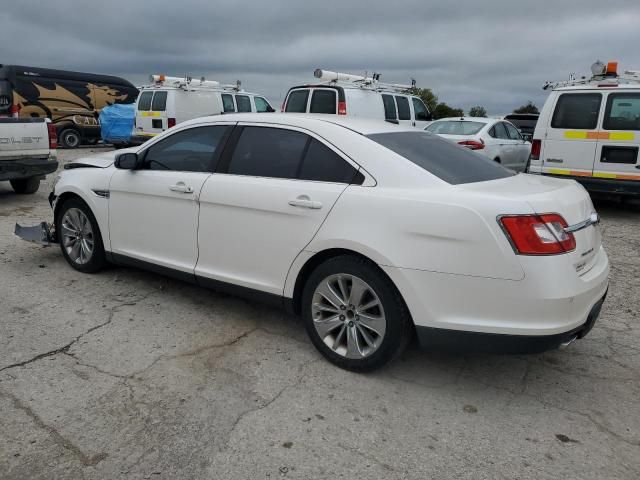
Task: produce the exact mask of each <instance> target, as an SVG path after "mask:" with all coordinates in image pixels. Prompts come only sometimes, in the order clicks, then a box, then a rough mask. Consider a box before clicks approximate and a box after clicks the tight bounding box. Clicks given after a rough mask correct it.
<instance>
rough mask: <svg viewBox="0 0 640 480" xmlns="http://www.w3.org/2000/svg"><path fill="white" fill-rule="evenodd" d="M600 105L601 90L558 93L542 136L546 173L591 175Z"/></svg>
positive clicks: (541, 157) (544, 171)
mask: <svg viewBox="0 0 640 480" xmlns="http://www.w3.org/2000/svg"><path fill="white" fill-rule="evenodd" d="M601 105H602V93H600V92H581V91H576V92H560V93H559V95H558V96H557V98H556V102H555V105H554V109H553V114H552V115H551V120H550V121H549V125H547V128H546V134H545V138H544V139H543V145H544V146H543V149H542V152H541V155H540V160H541V163H542V172H543V173H548V174H551V175H572V176H591V172H592V171H593V162H594V159H595V155H596V146H597V143H598V140H597V138H598V135H597V133H598V132H597V131H596V129H597V127H598V117H599V115H600V106H601Z"/></svg>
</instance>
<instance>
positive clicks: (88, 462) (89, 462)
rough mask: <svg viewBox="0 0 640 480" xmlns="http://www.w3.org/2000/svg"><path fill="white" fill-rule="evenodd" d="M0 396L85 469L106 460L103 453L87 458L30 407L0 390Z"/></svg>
mask: <svg viewBox="0 0 640 480" xmlns="http://www.w3.org/2000/svg"><path fill="white" fill-rule="evenodd" d="M0 395H1V396H3V397H5V398H8V399H10V400H11V401H12V402H13V406H14V407H15V408H16V409H18V410H21V411H23V412H24V413H25V414H26V415H27V416H28V417H29V418H30V419H31V420H32V421H33V423H35V424H36V425H37V426H38V427H39V428H41V429H43V430H45V431H46V432H48V433H49V435H51V437H52V439H53V441H54V443H56V444H57V445H59V446H61V447H63V448H64V449H66V450H69V451H70V452H71V453H73V454H74V455H75V456H76V457H77V458H78V460H80V463H82V465H84V466H85V467H93V466H95V465H97V464H98V463H100V462H101V461H102V460H104V459H105V458H107V456H108V454H107V453H105V452H100V453H98V454H96V455H92V456H88V455H87V454H85V453H84V452H83V451H82V450H80V448H78V446H76V445H75V444H74V443H73V442H72V441H71V440H69V439H67V438H65V437H64V436H62V434H60V432H58V430H56V429H55V427H52V426H51V425H48V424H47V423H45V422H44V420H42V419H41V418H40V417H39V416H38V414H36V413H35V412H34V411H33V410H32V409H31V407H29V406H28V405H26V404H24V403H23V402H22V400H20V399H19V398H18V397H16V396H15V395H13V394H11V393H8V392H3V391H2V390H0Z"/></svg>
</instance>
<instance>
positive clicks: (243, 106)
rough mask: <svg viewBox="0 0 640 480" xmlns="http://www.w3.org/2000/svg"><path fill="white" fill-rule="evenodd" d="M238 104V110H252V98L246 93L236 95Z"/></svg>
mask: <svg viewBox="0 0 640 480" xmlns="http://www.w3.org/2000/svg"><path fill="white" fill-rule="evenodd" d="M236 105H237V106H238V112H250V111H251V100H250V99H249V97H247V96H246V95H236Z"/></svg>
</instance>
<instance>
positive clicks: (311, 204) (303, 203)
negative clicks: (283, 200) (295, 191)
mask: <svg viewBox="0 0 640 480" xmlns="http://www.w3.org/2000/svg"><path fill="white" fill-rule="evenodd" d="M289 205H291V206H292V207H301V208H311V209H312V210H318V209H320V208H322V203H320V202H316V201H314V200H311V199H310V198H309V196H308V195H299V196H298V197H296V198H295V199H294V200H289Z"/></svg>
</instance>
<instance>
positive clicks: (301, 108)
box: [284, 90, 309, 113]
mask: <svg viewBox="0 0 640 480" xmlns="http://www.w3.org/2000/svg"><path fill="white" fill-rule="evenodd" d="M307 98H309V90H294V91H292V92H291V93H290V94H289V98H288V99H287V106H286V108H285V109H284V111H285V112H291V113H306V111H307Z"/></svg>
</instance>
